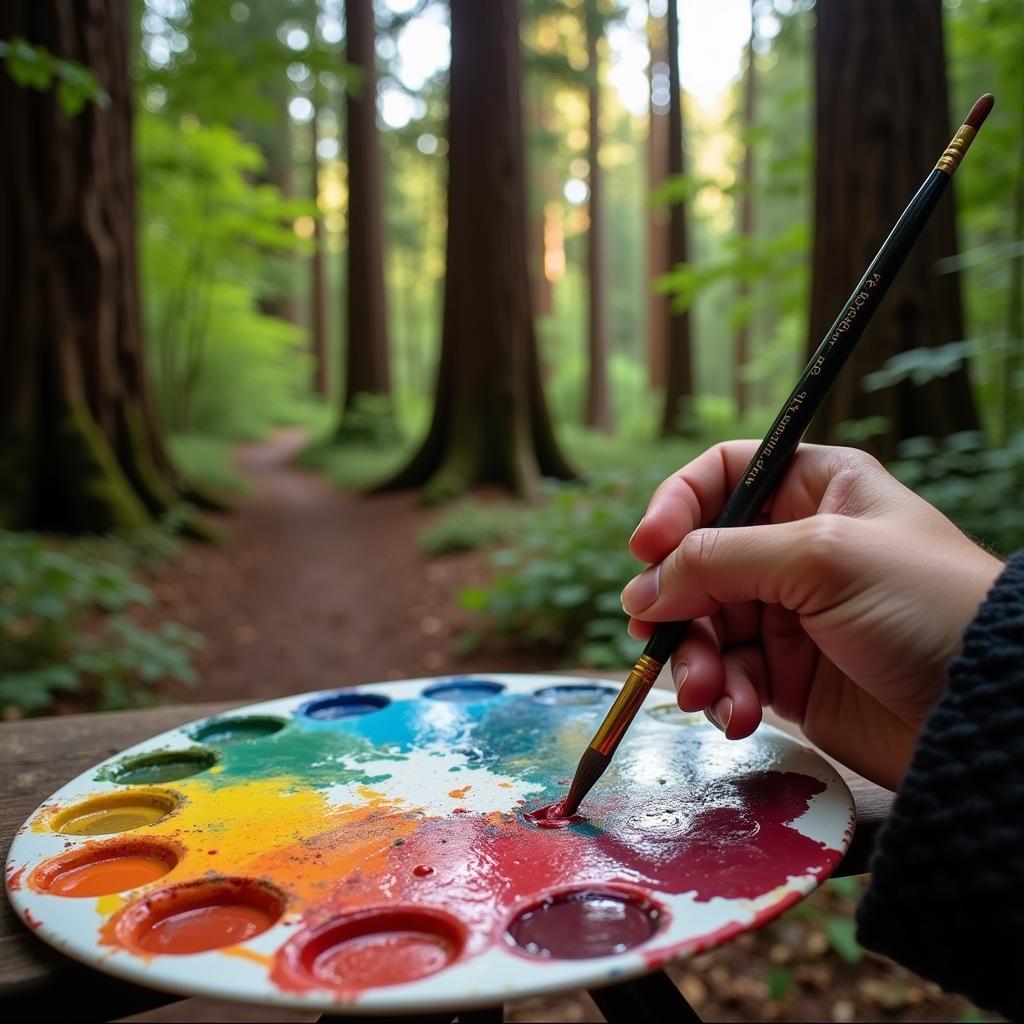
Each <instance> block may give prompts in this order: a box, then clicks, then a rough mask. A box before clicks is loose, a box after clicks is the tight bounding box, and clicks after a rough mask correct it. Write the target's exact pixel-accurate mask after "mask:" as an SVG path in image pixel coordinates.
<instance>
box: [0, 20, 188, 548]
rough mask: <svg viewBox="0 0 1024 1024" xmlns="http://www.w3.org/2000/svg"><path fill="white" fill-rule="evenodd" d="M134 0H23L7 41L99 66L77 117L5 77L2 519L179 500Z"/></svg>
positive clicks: (111, 515) (6, 25)
mask: <svg viewBox="0 0 1024 1024" xmlns="http://www.w3.org/2000/svg"><path fill="white" fill-rule="evenodd" d="M132 9H133V8H132V5H131V4H130V3H129V2H128V0H81V2H74V0H51V2H49V3H43V4H41V3H37V2H36V0H9V2H7V3H4V4H0V38H2V39H11V38H12V37H15V36H22V37H24V38H25V39H27V40H28V41H29V42H30V43H32V44H34V45H39V46H44V47H46V48H47V49H48V50H49V51H50V52H51V53H53V54H54V55H55V56H57V57H61V58H65V59H69V60H74V61H78V62H80V63H82V64H84V65H87V66H88V67H89V68H90V69H91V70H92V71H93V73H94V74H95V75H96V78H97V80H98V81H99V83H100V85H101V86H102V87H103V88H104V89H106V91H107V93H108V94H109V96H110V105H109V107H107V109H105V110H104V109H101V108H100V107H98V106H97V105H95V104H92V103H90V104H88V105H87V106H86V107H85V108H84V109H83V110H82V112H81V113H79V114H78V115H76V116H74V117H69V116H67V115H66V114H65V113H63V111H62V110H61V109H60V106H59V104H58V102H57V99H56V95H55V91H54V89H52V88H51V89H48V90H46V91H45V92H38V91H36V90H33V89H29V88H23V87H21V86H18V85H16V84H14V82H13V81H12V80H11V79H10V77H9V76H8V75H7V74H6V73H3V74H0V132H2V135H3V137H4V138H6V139H13V140H17V144H15V145H12V146H10V147H9V148H8V151H7V153H6V156H5V159H4V160H3V161H2V162H0V478H2V480H3V487H2V489H0V494H2V498H0V525H3V526H7V527H17V528H31V529H48V530H61V531H69V532H79V531H90V530H91V531H103V530H107V529H110V528H112V527H132V526H140V525H143V524H145V523H147V522H149V521H150V518H151V517H152V516H153V515H157V514H160V513H161V512H163V511H165V510H166V509H167V508H168V507H169V506H170V505H171V504H173V503H174V502H175V501H176V500H177V494H176V490H175V484H174V482H175V481H176V478H175V475H174V473H173V470H172V468H171V463H170V459H169V458H168V456H167V454H166V452H165V450H164V448H163V446H162V444H161V442H160V437H159V434H158V431H157V428H156V423H155V419H154V414H153V409H152V405H151V402H150V396H149V388H148V384H147V380H146V368H145V359H144V351H143V340H142V317H141V311H140V303H139V284H138V267H137V259H136V237H135V236H136V217H135V170H134V165H133V149H132V108H131V81H130V77H129V67H130V63H131V57H132V48H131V46H132V44H131V38H130V31H129V24H130V17H131V11H132Z"/></svg>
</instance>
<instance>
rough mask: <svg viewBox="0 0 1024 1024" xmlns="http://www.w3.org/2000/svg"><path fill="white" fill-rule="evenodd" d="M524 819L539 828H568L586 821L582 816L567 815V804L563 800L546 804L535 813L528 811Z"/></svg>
mask: <svg viewBox="0 0 1024 1024" xmlns="http://www.w3.org/2000/svg"><path fill="white" fill-rule="evenodd" d="M523 817H524V818H525V819H526V820H527V821H528V822H529V823H530V824H531V825H536V826H537V828H567V827H568V826H569V825H578V824H580V822H582V821H584V820H586V819H584V817H583V815H582V814H566V813H565V803H564V802H563V801H561V800H559V801H558V802H557V803H553V804H545V805H544V806H543V807H538V808H537V809H536V810H535V811H527V812H526V813H525V814H523Z"/></svg>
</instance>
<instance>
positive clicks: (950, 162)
mask: <svg viewBox="0 0 1024 1024" xmlns="http://www.w3.org/2000/svg"><path fill="white" fill-rule="evenodd" d="M977 134H978V133H977V131H975V129H974V128H972V127H971V126H970V125H969V124H964V125H961V126H960V127H959V128H958V129H957V132H956V135H954V136H953V138H952V139H951V140H950V142H949V145H948V146H947V147H946V148H945V149H944V150H943V153H942V156H940V157H939V161H938V163H937V164H936V165H935V169H936V170H937V171H945V172H946V174H953V172H954V171H955V170H956V169H957V168H958V167H959V166H960V161H961V160H963V158H964V153H966V152H967V150H968V149H969V148H970V145H971V143H972V142H973V141H974V136H975V135H977Z"/></svg>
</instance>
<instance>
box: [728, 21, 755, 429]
mask: <svg viewBox="0 0 1024 1024" xmlns="http://www.w3.org/2000/svg"><path fill="white" fill-rule="evenodd" d="M753 6H754V5H753V4H751V16H750V38H749V39H748V40H747V76H746V79H745V81H744V83H743V128H742V135H743V169H742V171H741V172H740V180H739V186H740V189H741V190H742V191H741V192H740V216H739V229H740V244H741V251H742V252H744V253H748V252H749V250H750V244H751V242H752V241H753V237H754V144H753V139H752V131H753V128H754V123H755V120H756V118H757V109H756V108H757V72H756V69H755V67H754V26H755V24H756V20H755V18H754V14H753ZM736 297H737V299H738V300H739V304H740V309H741V311H742V312H743V315H744V319H743V322H742V323H741V324H740V326H739V327H738V328H737V330H736V345H735V348H734V349H733V357H732V366H733V369H732V393H733V397H734V398H735V400H736V415H737V416H738V417H739V418H740V419H743V418H744V417H745V416H746V415H747V413H748V412H749V411H750V388H749V384H748V382H747V378H746V376H745V374H744V370H745V369H746V365H747V363H748V362H749V360H750V314H749V312H748V311H745V310H744V309H743V307H745V306H746V305H747V304H748V302H749V301H750V282H749V281H747V279H746V277H744V276H741V277H740V279H739V283H738V284H737V287H736Z"/></svg>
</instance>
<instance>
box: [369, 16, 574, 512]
mask: <svg viewBox="0 0 1024 1024" xmlns="http://www.w3.org/2000/svg"><path fill="white" fill-rule="evenodd" d="M451 30H452V37H451V38H452V59H451V77H450V81H451V87H450V90H451V91H450V99H449V109H450V115H449V132H448V144H449V151H448V167H449V175H448V244H447V274H446V277H445V289H444V314H443V323H442V330H441V359H440V366H439V370H438V382H437V397H436V401H435V405H434V416H433V420H432V422H431V426H430V431H429V433H428V435H427V438H426V440H425V441H424V443H423V445H422V446H421V447H420V449H419V451H418V452H417V453H416V455H414V456H413V458H412V460H411V461H410V463H409V464H408V465H407V466H406V467H405V468H404V469H403V470H402V471H401V472H399V473H398V474H397V476H396V477H395V478H393V479H392V480H391V481H389V482H388V483H387V484H385V487H390V488H395V487H412V486H419V485H421V484H427V485H428V490H427V494H428V497H443V496H447V495H450V494H454V493H458V492H460V491H462V490H464V489H465V488H467V487H469V486H471V485H473V484H475V483H483V482H489V483H495V484H498V485H501V486H504V487H506V488H508V489H510V490H512V491H513V492H515V493H517V494H520V495H523V496H532V495H533V494H535V493H536V491H537V489H538V486H539V483H540V478H541V477H542V476H555V477H561V478H567V477H569V476H571V475H572V471H571V470H570V468H569V466H568V465H567V463H566V461H565V459H564V458H563V457H562V454H561V452H560V451H559V449H558V446H557V444H556V442H555V438H554V432H553V430H552V427H551V421H550V418H549V416H548V411H547V407H546V405H545V402H544V395H543V391H542V387H541V378H540V368H539V365H538V358H537V346H536V339H535V336H534V330H533V317H532V310H531V293H530V286H529V280H528V274H527V267H526V177H525V167H524V155H523V128H522V100H521V93H520V82H521V70H520V54H519V6H518V3H517V0H487V3H480V2H479V0H453V2H452V20H451Z"/></svg>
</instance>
